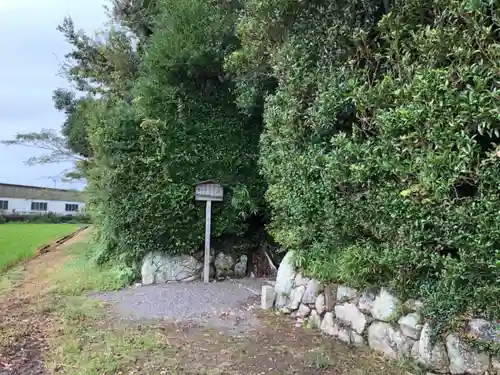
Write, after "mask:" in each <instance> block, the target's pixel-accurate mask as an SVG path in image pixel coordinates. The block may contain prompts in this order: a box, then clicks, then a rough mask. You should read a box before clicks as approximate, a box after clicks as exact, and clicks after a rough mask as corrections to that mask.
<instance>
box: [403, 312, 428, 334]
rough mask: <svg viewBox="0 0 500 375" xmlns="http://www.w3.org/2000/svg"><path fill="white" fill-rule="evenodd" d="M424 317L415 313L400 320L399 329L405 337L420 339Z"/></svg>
mask: <svg viewBox="0 0 500 375" xmlns="http://www.w3.org/2000/svg"><path fill="white" fill-rule="evenodd" d="M421 321H422V317H421V316H420V314H419V313H417V312H413V313H410V314H408V315H406V316H403V317H401V318H400V319H399V322H398V323H399V328H400V329H401V332H403V335H405V336H408V337H409V338H412V339H414V340H418V339H420V332H421V331H422V327H423V326H422V324H421Z"/></svg>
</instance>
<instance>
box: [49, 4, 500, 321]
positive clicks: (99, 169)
mask: <svg viewBox="0 0 500 375" xmlns="http://www.w3.org/2000/svg"><path fill="white" fill-rule="evenodd" d="M238 13H240V14H239V15H240V16H239V17H237V16H238ZM110 14H111V17H112V19H111V20H112V21H113V22H114V23H115V24H116V25H118V26H119V27H115V28H110V29H108V30H106V31H105V33H104V35H106V38H104V39H100V40H99V41H97V40H94V39H92V38H90V37H88V36H86V35H84V34H81V33H78V32H76V31H75V28H74V26H73V24H72V22H71V20H66V21H65V22H64V24H63V25H62V26H61V27H60V30H61V31H62V32H63V34H64V35H65V37H66V39H67V40H68V41H69V42H70V43H71V44H72V45H73V46H74V50H73V51H72V52H71V53H70V54H68V56H67V58H68V61H69V62H68V66H67V67H66V72H67V76H68V79H69V80H70V81H72V82H73V83H74V84H76V86H77V87H78V88H79V89H80V90H83V91H84V92H85V93H86V96H84V97H83V98H76V97H75V96H74V95H73V94H71V93H68V92H64V91H61V90H59V91H58V92H56V93H55V97H54V98H55V102H56V107H57V108H58V109H60V110H63V111H65V112H66V114H67V116H68V117H67V121H66V123H65V124H64V128H63V131H64V135H65V136H66V140H67V146H69V147H70V148H71V150H72V151H73V152H75V153H77V154H79V155H83V156H85V157H86V158H87V159H86V161H85V168H83V169H82V170H83V171H84V173H85V174H86V177H87V180H88V182H89V186H88V196H89V200H90V202H89V206H88V207H89V208H90V209H91V210H92V212H93V214H94V216H95V219H96V227H97V228H96V229H97V230H96V233H97V236H98V241H99V244H100V245H101V246H100V247H99V248H98V251H96V253H95V254H94V256H95V257H96V258H97V259H98V260H100V261H106V260H113V261H120V262H121V263H123V264H125V265H127V266H129V267H132V269H133V268H134V267H135V266H136V265H137V262H138V261H140V259H141V257H142V256H143V255H144V253H145V252H146V251H151V250H161V251H169V252H174V253H193V252H196V251H197V250H198V249H199V248H200V247H201V245H202V241H203V216H204V215H203V205H202V204H197V203H196V202H195V201H194V199H193V188H194V184H195V183H196V182H197V181H200V180H205V179H215V180H218V181H220V182H221V183H223V184H224V185H225V187H226V192H227V197H226V200H225V201H224V202H223V203H221V204H217V205H215V207H214V224H213V228H214V235H215V236H216V241H215V243H216V244H217V245H221V246H233V245H234V244H235V243H238V242H239V243H241V242H244V240H245V239H246V240H247V242H248V241H251V240H253V238H252V237H251V235H253V234H255V233H262V232H259V230H260V229H262V219H261V218H262V217H263V216H266V215H267V214H268V211H269V210H268V209H266V208H265V205H264V203H263V201H262V200H263V195H264V194H263V193H264V191H265V189H266V184H267V185H268V186H267V194H266V198H267V203H268V204H270V206H271V211H272V224H271V226H270V230H271V233H272V234H273V236H274V238H275V239H276V240H277V241H278V242H279V243H280V244H281V245H283V247H284V248H285V249H293V250H296V251H297V254H298V256H297V259H296V260H297V263H298V265H299V266H300V267H302V268H303V269H304V270H305V272H307V273H309V274H310V275H312V276H314V277H317V278H319V279H321V280H324V281H339V282H346V283H349V284H351V285H353V286H356V287H366V286H369V285H382V284H385V285H387V284H388V285H389V286H390V287H392V288H394V289H395V290H396V291H397V292H398V293H400V294H402V295H406V296H419V297H424V299H425V301H426V302H427V303H426V306H427V311H426V315H427V317H428V318H430V319H432V320H434V321H435V323H436V325H435V326H436V328H438V329H442V328H443V324H444V322H446V321H450V318H451V317H453V316H460V315H463V314H467V313H469V312H470V313H474V314H479V315H483V316H485V317H488V318H496V319H498V318H500V316H499V313H500V306H499V299H498V295H500V287H499V285H498V281H499V280H500V267H499V257H500V254H499V249H500V220H498V219H499V214H498V212H500V210H499V209H500V204H499V203H500V196H499V194H498V185H499V183H500V174H499V163H500V157H499V155H500V149H497V146H496V144H497V143H498V142H499V139H498V138H500V137H499V131H500V120H499V118H500V109H499V105H498V102H499V101H498V99H499V97H498V92H499V87H498V82H499V78H500V66H499V65H500V59H499V58H500V48H499V45H500V31H499V30H500V8H499V6H498V5H497V3H496V2H495V1H493V0H406V1H403V0H395V1H390V0H350V1H346V0H337V1H324V0H315V1H298V2H297V1H292V0H264V1H262V0H246V1H242V2H240V3H237V2H232V1H230V2H220V1H201V0H181V1H173V0H148V1H130V0H115V1H114V2H113V6H112V9H111V12H110ZM262 123H264V124H265V128H264V129H263V128H262ZM259 138H260V143H259ZM259 145H260V148H259ZM259 155H260V166H259V165H258V159H259ZM259 169H260V171H261V172H262V175H263V178H262V177H259V175H258V170H259ZM257 237H258V238H262V237H260V236H255V237H254V238H257ZM235 239H237V241H235Z"/></svg>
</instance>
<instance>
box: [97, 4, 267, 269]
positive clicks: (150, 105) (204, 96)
mask: <svg viewBox="0 0 500 375" xmlns="http://www.w3.org/2000/svg"><path fill="white" fill-rule="evenodd" d="M160 8H161V9H160V11H159V12H158V13H157V14H156V16H155V18H154V20H153V21H154V26H153V27H152V33H151V35H149V37H148V40H147V44H144V45H145V51H144V55H143V58H142V59H141V62H140V64H139V66H138V67H137V71H138V74H137V77H136V79H134V81H133V90H132V91H131V93H130V96H131V97H133V98H134V99H133V100H132V101H127V100H126V99H125V100H124V99H122V98H126V97H127V95H120V96H119V97H117V96H111V95H109V96H107V97H106V98H104V99H101V100H100V103H99V105H97V106H95V108H94V111H93V115H92V117H91V119H90V126H89V137H90V144H91V148H92V153H93V158H92V167H91V168H90V170H89V173H88V181H89V186H88V193H89V194H88V196H89V199H90V202H89V203H90V207H92V208H93V212H94V213H95V216H96V220H97V223H98V231H97V233H98V236H99V242H100V244H101V246H100V248H99V252H98V253H97V254H95V255H96V257H97V258H98V259H99V260H101V261H105V260H110V259H114V260H116V259H120V260H122V261H124V262H125V264H127V265H128V266H132V267H133V268H135V269H137V267H136V266H137V265H138V262H140V260H141V259H142V257H143V256H144V255H145V253H146V252H149V251H157V250H158V251H167V252H170V253H196V252H198V251H199V250H200V249H201V248H202V245H203V240H204V229H205V227H204V216H205V214H204V209H205V207H204V204H202V203H199V202H195V200H194V186H195V184H196V183H197V182H199V181H202V180H208V179H213V180H216V181H218V182H220V183H221V184H223V185H224V186H225V189H226V198H225V200H224V202H222V203H217V204H215V205H214V207H213V222H212V230H213V236H214V237H215V241H214V244H215V245H216V246H225V243H226V242H228V241H230V243H234V242H235V237H240V238H241V241H239V242H240V245H241V244H242V242H245V241H244V240H243V238H244V237H245V236H246V235H247V232H248V228H249V226H250V224H251V223H252V222H254V221H256V220H258V216H257V215H258V214H259V208H260V207H261V206H262V204H263V193H264V190H263V183H262V181H261V179H260V177H259V176H258V172H257V159H258V142H259V135H260V126H259V122H258V121H254V120H252V118H249V117H247V116H244V115H242V114H240V113H239V111H238V108H237V106H236V104H235V99H234V97H233V94H232V93H231V89H232V82H231V80H230V79H229V77H227V76H226V74H225V73H224V68H223V65H224V60H225V58H226V56H227V55H228V54H229V53H230V52H231V51H232V50H234V37H233V31H232V28H233V24H234V12H233V11H232V10H231V9H230V8H227V7H225V6H222V5H220V6H219V5H217V4H211V3H210V2H201V1H198V0H184V1H166V0H165V1H162V2H161V7H160ZM165 25H168V28H166V27H165ZM249 241H250V233H248V238H247V241H246V242H247V245H248V246H250V247H252V246H255V245H256V244H250V243H249ZM240 250H241V249H240Z"/></svg>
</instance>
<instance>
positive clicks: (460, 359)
mask: <svg viewBox="0 0 500 375" xmlns="http://www.w3.org/2000/svg"><path fill="white" fill-rule="evenodd" d="M446 349H447V350H448V356H449V357H450V372H451V373H452V374H457V375H458V374H470V375H482V374H484V373H485V372H486V371H488V368H489V366H490V357H489V356H488V355H487V354H486V353H478V352H476V351H474V350H472V348H471V347H470V346H469V345H468V344H466V343H465V342H464V341H463V340H462V339H461V338H460V337H459V336H458V335H455V334H451V335H448V336H447V337H446Z"/></svg>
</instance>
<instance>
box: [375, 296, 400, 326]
mask: <svg viewBox="0 0 500 375" xmlns="http://www.w3.org/2000/svg"><path fill="white" fill-rule="evenodd" d="M401 312H402V308H401V301H400V300H399V299H398V298H397V297H396V296H394V295H393V294H392V293H390V292H389V291H388V290H387V289H385V288H382V289H381V290H380V293H379V294H378V295H377V297H376V298H375V301H374V302H373V307H372V309H371V313H372V316H373V317H374V318H375V319H377V320H382V321H384V322H397V321H398V318H399V317H400V316H401Z"/></svg>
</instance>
